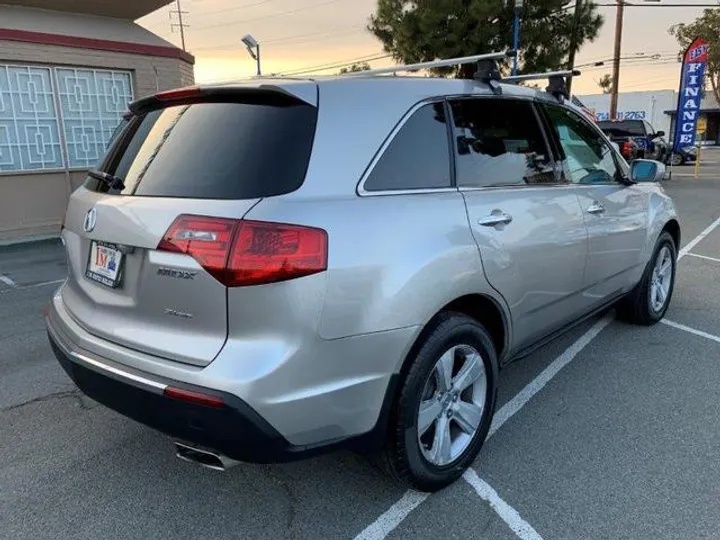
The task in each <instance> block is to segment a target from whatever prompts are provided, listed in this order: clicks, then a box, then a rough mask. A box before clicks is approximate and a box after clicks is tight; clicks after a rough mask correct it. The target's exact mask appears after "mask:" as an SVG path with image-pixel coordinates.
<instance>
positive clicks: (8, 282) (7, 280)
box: [0, 274, 17, 287]
mask: <svg viewBox="0 0 720 540" xmlns="http://www.w3.org/2000/svg"><path fill="white" fill-rule="evenodd" d="M0 281H2V282H3V283H4V284H5V285H8V286H9V287H17V285H16V284H15V282H14V281H13V280H12V279H10V278H9V277H7V276H6V275H5V274H0Z"/></svg>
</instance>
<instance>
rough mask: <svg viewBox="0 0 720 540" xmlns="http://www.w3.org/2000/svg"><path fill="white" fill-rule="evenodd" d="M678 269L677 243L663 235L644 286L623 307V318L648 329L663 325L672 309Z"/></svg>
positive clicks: (647, 268) (637, 287)
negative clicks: (671, 302)
mask: <svg viewBox="0 0 720 540" xmlns="http://www.w3.org/2000/svg"><path fill="white" fill-rule="evenodd" d="M676 265H677V252H676V248H675V241H674V240H673V238H672V236H670V234H669V233H667V232H663V233H662V234H661V235H660V238H658V241H657V244H656V245H655V251H654V252H653V256H652V258H651V259H650V262H649V263H648V265H647V267H646V268H645V272H644V273H643V277H642V279H641V280H640V283H638V284H637V285H636V286H635V288H634V289H633V291H632V292H631V293H630V294H629V295H628V296H627V298H625V299H624V300H623V302H622V303H621V304H620V306H619V312H620V315H621V316H622V318H624V319H625V320H627V321H628V322H632V323H635V324H642V325H647V326H649V325H652V324H655V323H657V322H659V321H660V320H661V319H662V318H663V317H664V316H665V312H666V311H667V309H668V306H669V305H670V298H671V297H672V293H673V288H674V286H675V271H676Z"/></svg>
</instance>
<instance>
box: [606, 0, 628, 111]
mask: <svg viewBox="0 0 720 540" xmlns="http://www.w3.org/2000/svg"><path fill="white" fill-rule="evenodd" d="M624 11H625V3H624V0H618V5H617V14H616V16H615V51H614V53H613V74H612V87H611V90H610V120H615V119H616V116H617V102H618V89H619V87H620V51H621V50H622V28H623V16H624Z"/></svg>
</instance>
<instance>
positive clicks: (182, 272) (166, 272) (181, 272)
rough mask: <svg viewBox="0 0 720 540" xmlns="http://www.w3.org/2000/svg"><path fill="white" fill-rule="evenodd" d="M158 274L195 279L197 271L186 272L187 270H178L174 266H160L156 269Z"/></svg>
mask: <svg viewBox="0 0 720 540" xmlns="http://www.w3.org/2000/svg"><path fill="white" fill-rule="evenodd" d="M157 274H158V276H165V277H171V278H176V279H195V276H196V275H197V272H188V271H187V270H178V269H176V268H165V267H164V266H161V267H160V268H158V269H157Z"/></svg>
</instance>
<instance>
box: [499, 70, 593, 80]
mask: <svg viewBox="0 0 720 540" xmlns="http://www.w3.org/2000/svg"><path fill="white" fill-rule="evenodd" d="M578 75H580V71H578V70H577V69H572V70H570V69H567V70H564V71H546V72H545V73H527V74H525V75H512V76H511V77H503V82H505V83H515V82H522V81H537V80H542V79H552V78H553V77H577V76H578Z"/></svg>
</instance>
